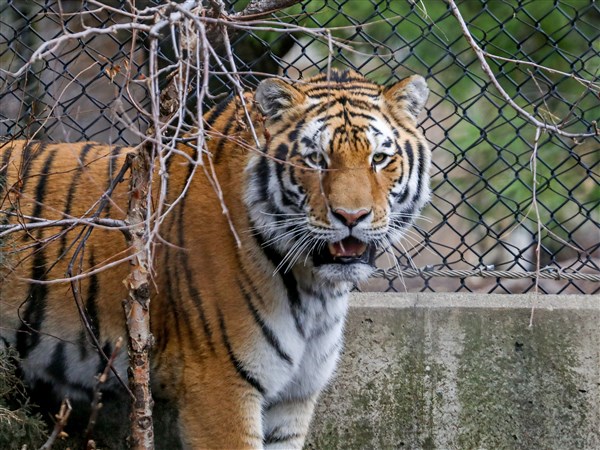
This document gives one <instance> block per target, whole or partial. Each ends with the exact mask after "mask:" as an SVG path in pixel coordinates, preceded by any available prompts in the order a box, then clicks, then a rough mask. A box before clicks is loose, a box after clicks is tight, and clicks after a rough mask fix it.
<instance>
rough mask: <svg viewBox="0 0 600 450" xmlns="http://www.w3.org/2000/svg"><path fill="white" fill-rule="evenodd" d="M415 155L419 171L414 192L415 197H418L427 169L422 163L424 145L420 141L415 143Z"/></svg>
mask: <svg viewBox="0 0 600 450" xmlns="http://www.w3.org/2000/svg"><path fill="white" fill-rule="evenodd" d="M416 156H417V162H418V164H419V172H418V176H419V182H418V183H417V192H415V198H419V197H420V196H421V194H422V193H423V185H424V184H425V183H426V182H427V180H428V176H427V174H426V173H425V170H427V168H426V167H425V164H424V161H425V147H423V144H422V143H421V142H419V143H418V144H417V155H416Z"/></svg>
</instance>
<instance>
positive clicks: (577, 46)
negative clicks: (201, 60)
mask: <svg viewBox="0 0 600 450" xmlns="http://www.w3.org/2000/svg"><path fill="white" fill-rule="evenodd" d="M104 3H105V4H107V5H110V6H111V7H113V8H114V9H111V10H107V9H103V8H100V7H98V4H97V3H90V4H88V3H87V2H83V3H80V2H54V1H41V0H40V1H38V0H36V1H6V0H4V1H2V2H0V26H1V28H0V68H2V69H4V70H8V71H15V70H17V69H18V68H20V67H21V66H22V65H23V64H24V62H25V61H27V60H28V59H29V58H30V57H31V55H32V54H33V52H34V51H35V49H36V48H37V46H39V44H40V43H41V42H44V41H47V40H49V39H51V38H53V37H57V36H59V35H61V34H62V33H64V31H65V30H67V31H68V32H72V33H75V32H78V31H81V30H83V29H85V27H87V26H96V27H101V26H104V25H109V24H114V23H119V21H124V20H127V18H126V17H125V16H123V15H121V14H118V11H119V9H126V8H127V2H125V1H112V2H104ZM159 3H161V2H159V1H147V2H145V3H144V2H137V6H138V7H140V6H141V5H142V4H148V5H152V4H159ZM246 4H247V1H228V2H225V7H226V12H229V13H231V12H235V11H239V10H240V9H241V8H242V7H243V6H245V5H246ZM458 7H459V9H460V11H461V13H462V15H463V17H464V18H465V20H466V21H467V24H468V26H469V30H470V31H471V33H472V34H473V36H474V38H475V39H476V40H477V42H478V43H479V45H480V46H481V47H482V49H483V50H484V51H486V52H489V53H490V54H493V55H496V56H498V57H499V58H494V57H489V58H488V61H489V63H490V65H491V67H492V70H493V71H494V73H495V74H496V77H497V79H498V81H499V82H500V83H501V85H502V86H503V88H504V89H505V90H506V91H507V92H508V93H509V95H510V96H511V98H512V99H513V100H514V101H515V102H516V103H517V104H518V105H519V106H521V107H523V108H525V109H526V110H527V111H529V112H530V113H531V114H532V115H533V116H535V117H536V118H538V119H539V120H543V121H545V122H548V123H554V124H558V125H560V126H562V127H564V129H565V130H567V131H570V132H573V133H583V132H588V133H589V132H594V130H597V124H596V121H597V120H598V118H599V116H600V101H599V94H598V84H590V83H589V82H594V83H597V82H598V75H599V73H600V31H599V30H600V27H599V26H598V24H600V5H598V4H597V3H596V2H594V1H593V0H589V1H586V0H577V1H575V0H573V1H557V2H539V1H526V0H514V1H510V2H468V1H463V2H458ZM273 18H275V19H276V20H278V21H280V22H282V23H287V24H292V25H296V26H298V27H307V28H326V29H328V30H329V33H331V35H332V36H334V37H336V38H337V39H338V40H341V41H342V42H346V43H348V44H349V45H347V46H344V45H342V46H331V45H328V43H327V42H326V41H324V40H322V39H318V38H317V37H315V36H314V35H313V34H310V33H302V32H301V31H298V30H296V31H295V32H293V33H286V32H282V31H281V30H275V29H266V30H264V29H263V30H260V31H258V30H256V31H249V32H236V33H234V32H232V49H233V54H234V58H235V62H236V66H237V70H238V71H239V73H240V76H241V78H242V81H243V83H244V84H245V86H247V87H248V88H249V89H251V88H252V87H253V86H255V85H256V83H257V82H258V80H259V79H261V78H262V77H263V76H265V75H266V74H279V75H282V76H286V77H290V78H292V79H297V78H306V77H309V76H311V75H314V74H315V73H317V72H320V71H323V70H326V69H327V67H329V66H330V65H332V66H334V67H342V68H343V67H348V68H353V69H355V70H358V71H359V72H361V73H362V74H364V75H365V76H367V77H368V78H370V79H373V80H375V81H377V82H380V83H390V82H392V81H394V80H397V79H399V78H402V77H404V76H406V75H409V74H411V73H419V74H421V75H424V76H425V77H426V78H427V79H428V83H429V85H430V88H431V92H432V93H431V96H430V99H429V102H428V104H427V107H426V111H425V113H424V114H423V116H422V117H421V119H422V122H421V127H422V128H423V131H424V133H425V135H426V137H427V139H428V140H429V142H430V144H431V147H432V149H433V168H432V174H431V175H432V187H433V198H432V202H431V205H430V206H429V207H428V208H427V209H426V210H425V211H424V212H423V218H422V219H420V220H417V223H416V228H415V229H414V230H413V231H411V232H410V234H409V235H408V236H407V239H406V240H405V241H404V242H403V243H402V244H400V245H398V247H397V248H396V254H397V257H396V258H390V257H389V256H388V255H381V256H380V258H379V260H378V265H379V266H380V267H382V270H380V271H379V272H378V277H376V278H375V279H373V280H372V281H371V282H369V283H368V284H366V285H364V286H361V289H363V290H384V291H479V292H506V293H508V292H529V291H534V290H539V292H544V293H598V292H600V282H599V280H600V225H599V222H600V176H599V166H600V138H599V137H598V136H596V137H592V138H587V139H585V140H581V142H579V141H577V140H575V139H567V138H563V137H560V136H557V135H556V134H551V133H542V134H541V137H540V139H539V141H538V142H537V145H536V142H535V135H536V128H535V126H533V125H531V124H529V123H528V122H527V121H526V120H525V119H523V118H522V117H521V116H519V115H518V114H517V113H516V111H515V110H514V109H513V108H512V107H511V106H510V105H509V104H508V103H507V102H506V101H505V100H504V99H503V98H502V97H501V95H500V94H499V93H498V91H497V90H496V89H495V88H494V87H493V86H492V84H491V82H490V80H489V78H488V77H487V76H486V75H485V74H484V73H483V71H482V70H481V66H480V63H479V61H478V60H477V58H476V56H475V54H474V52H473V51H472V49H471V48H470V47H469V44H468V42H467V40H466V39H465V37H464V36H463V34H462V33H461V30H460V29H459V27H458V25H457V22H456V19H455V18H454V16H453V15H452V13H451V11H450V8H449V7H448V5H447V4H446V3H443V2H438V1H420V2H412V1H408V0H407V1H398V0H395V1H392V0H388V1H384V0H379V1H377V0H368V1H367V0H365V1H361V2H356V1H351V0H343V1H342V0H335V1H327V2H325V1H316V0H313V1H305V2H303V3H301V4H299V5H296V6H294V7H292V8H289V9H287V10H284V11H282V12H278V13H276V14H274V15H273ZM170 44H171V43H170V42H169V41H168V40H167V39H165V41H164V42H163V43H162V45H161V58H162V59H161V62H162V64H163V65H165V66H166V65H168V64H169V61H170V59H171V58H172V51H171V45H170ZM147 64H148V48H147V47H146V45H145V40H144V37H143V36H140V35H138V36H132V35H131V34H130V33H117V34H110V35H98V36H92V37H85V38H82V39H79V40H77V41H70V42H69V43H66V44H64V45H63V46H61V47H60V48H56V49H54V51H53V54H52V57H50V58H45V59H43V60H38V61H36V63H35V64H33V65H32V66H31V67H30V69H29V70H28V71H27V72H26V75H25V76H22V77H19V78H18V79H13V78H11V77H9V76H8V75H6V74H5V73H4V72H0V136H4V137H8V138H18V137H30V138H31V137H35V138H38V139H49V140H54V141H81V140H96V141H101V142H108V143H118V144H137V143H138V142H139V141H140V139H141V137H142V136H143V134H144V131H145V129H146V126H147V121H146V118H145V117H144V115H143V114H141V113H140V111H141V110H147V107H148V105H147V103H146V102H147V98H148V96H147V92H146V85H145V84H144V75H145V73H147ZM540 66H546V67H551V68H553V69H555V70H556V71H560V72H556V71H555V72H553V71H548V70H545V69H544V68H542V67H540ZM124 68H128V69H131V70H132V72H133V74H134V76H133V78H134V81H136V82H129V83H127V82H126V80H125V78H124V77H123V75H122V72H123V69H124ZM581 80H587V82H588V83H587V84H586V83H584V82H582V81H581ZM210 87H211V94H212V95H213V97H212V98H213V99H214V101H218V99H219V95H220V94H221V93H226V92H229V91H230V90H231V88H230V86H228V83H227V80H226V78H224V77H220V76H219V75H218V74H215V75H213V76H212V77H211V84H210ZM534 168H535V170H533V169H534ZM535 273H537V276H533V275H532V274H534V275H535Z"/></svg>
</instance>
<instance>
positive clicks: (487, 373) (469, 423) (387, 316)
mask: <svg viewBox="0 0 600 450" xmlns="http://www.w3.org/2000/svg"><path fill="white" fill-rule="evenodd" d="M351 304H352V308H351V311H350V317H349V321H348V325H347V333H346V336H347V338H346V349H345V351H344V354H343V356H342V360H341V362H340V367H339V369H338V375H337V377H336V379H335V380H334V382H333V383H332V385H331V386H330V388H329V389H328V391H327V392H326V393H325V394H324V395H323V396H322V399H321V402H320V403H319V406H318V408H317V414H316V417H315V419H314V421H313V425H312V433H311V437H310V440H309V442H308V444H307V447H308V448H315V449H359V448H361V449H362V448H364V449H373V448H384V449H388V448H389V449H392V448H393V449H405V448H406V449H460V450H466V449H490V450H491V449H557V450H559V449H560V450H567V449H569V450H570V449H590V450H592V449H599V448H600V298H598V297H596V296H594V297H593V296H568V295H564V296H563V295H556V296H550V295H549V296H534V295H510V296H508V295H489V294H488V295H480V294H402V295H398V294H381V293H368V294H356V295H354V296H353V298H352V302H351ZM532 308H533V326H532V327H530V326H529V322H530V317H531V314H532Z"/></svg>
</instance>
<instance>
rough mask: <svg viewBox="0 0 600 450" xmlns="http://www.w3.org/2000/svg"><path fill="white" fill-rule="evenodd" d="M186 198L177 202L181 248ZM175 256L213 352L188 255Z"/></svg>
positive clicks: (183, 237) (190, 172)
mask: <svg viewBox="0 0 600 450" xmlns="http://www.w3.org/2000/svg"><path fill="white" fill-rule="evenodd" d="M197 153H198V149H194V154H193V159H194V160H195V159H196V157H197ZM192 172H193V165H192V164H190V165H189V167H188V174H187V176H186V181H185V183H187V180H188V179H189V177H191V176H192ZM187 198H188V196H187V195H186V196H184V197H183V198H182V199H181V201H180V204H179V214H178V215H177V240H178V246H179V247H180V248H182V249H186V248H187V247H186V245H185V229H184V225H185V221H184V220H183V219H184V218H183V213H184V211H185V204H186V201H187ZM177 256H178V259H179V265H180V267H181V268H183V273H184V276H185V284H186V286H187V290H188V294H189V296H190V299H191V300H192V303H193V304H194V307H195V308H196V311H197V312H198V316H199V318H200V322H201V323H202V329H203V330H204V334H205V336H206V340H207V343H208V346H209V347H210V349H211V351H212V352H213V353H214V352H215V346H214V343H213V340H212V330H211V328H210V324H209V322H208V318H207V317H206V312H205V310H204V303H203V301H202V297H201V295H200V290H199V289H198V287H197V286H196V283H195V279H194V275H193V272H192V269H191V267H190V262H189V255H188V253H187V251H186V250H180V251H179V252H178V253H177Z"/></svg>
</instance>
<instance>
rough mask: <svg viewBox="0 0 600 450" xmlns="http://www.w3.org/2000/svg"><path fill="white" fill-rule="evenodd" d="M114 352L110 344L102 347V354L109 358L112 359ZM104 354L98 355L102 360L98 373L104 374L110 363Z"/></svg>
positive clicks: (99, 362)
mask: <svg viewBox="0 0 600 450" xmlns="http://www.w3.org/2000/svg"><path fill="white" fill-rule="evenodd" d="M112 352H113V348H112V345H110V342H105V343H104V345H103V346H102V353H103V354H104V355H105V356H106V357H107V358H110V357H111V356H112ZM102 353H101V354H99V355H98V358H100V361H98V366H97V368H96V373H102V372H104V369H105V368H106V365H107V364H108V362H107V361H106V360H105V359H104V357H103V356H102Z"/></svg>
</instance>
